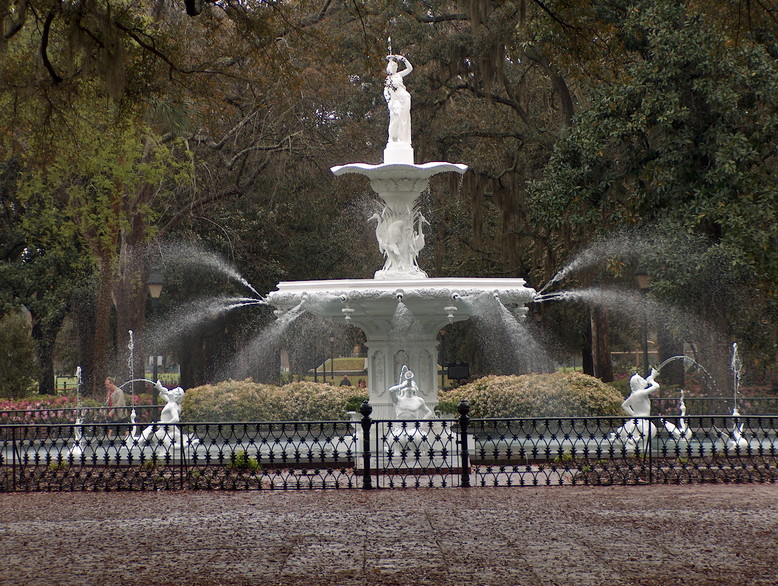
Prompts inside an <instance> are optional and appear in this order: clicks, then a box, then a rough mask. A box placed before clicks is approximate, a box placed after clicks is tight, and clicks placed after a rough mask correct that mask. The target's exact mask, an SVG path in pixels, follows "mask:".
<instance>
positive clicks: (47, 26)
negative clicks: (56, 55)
mask: <svg viewBox="0 0 778 586" xmlns="http://www.w3.org/2000/svg"><path fill="white" fill-rule="evenodd" d="M55 16H56V13H55V12H54V11H53V10H49V13H48V14H47V15H46V20H45V21H44V22H43V37H42V38H41V59H43V66H44V67H45V68H46V71H48V72H49V75H50V76H51V79H52V80H53V81H54V83H55V84H58V83H61V82H62V78H61V77H60V76H59V75H57V72H56V71H54V66H53V65H52V64H51V61H49V55H48V48H49V33H50V31H51V23H52V21H53V20H54V17H55Z"/></svg>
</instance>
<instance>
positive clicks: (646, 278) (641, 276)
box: [635, 267, 651, 376]
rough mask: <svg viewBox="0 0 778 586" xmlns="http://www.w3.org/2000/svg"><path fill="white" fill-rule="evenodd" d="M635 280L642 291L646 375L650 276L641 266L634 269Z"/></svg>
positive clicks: (645, 366)
mask: <svg viewBox="0 0 778 586" xmlns="http://www.w3.org/2000/svg"><path fill="white" fill-rule="evenodd" d="M635 281H637V284H638V288H639V289H640V291H641V292H642V293H643V372H644V373H645V374H646V376H648V374H649V372H648V287H649V285H650V284H651V276H650V275H649V274H648V271H647V270H646V269H644V268H643V267H638V268H637V270H636V271H635Z"/></svg>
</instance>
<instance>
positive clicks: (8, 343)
mask: <svg viewBox="0 0 778 586" xmlns="http://www.w3.org/2000/svg"><path fill="white" fill-rule="evenodd" d="M36 371H37V365H36V363H35V344H34V343H33V340H32V336H31V335H30V325H29V324H28V322H27V319H26V318H25V316H24V314H22V313H21V312H17V313H13V314H7V315H4V316H3V317H2V319H0V372H2V373H3V374H2V376H0V397H6V398H8V397H23V396H25V395H27V394H29V393H30V392H31V391H32V387H33V385H34V383H35V378H34V375H35V372H36Z"/></svg>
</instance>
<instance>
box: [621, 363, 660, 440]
mask: <svg viewBox="0 0 778 586" xmlns="http://www.w3.org/2000/svg"><path fill="white" fill-rule="evenodd" d="M657 374H658V373H657V371H656V369H655V368H652V369H651V374H650V375H648V378H643V377H642V376H640V375H639V374H637V373H635V374H634V375H632V378H631V379H629V387H630V394H629V397H627V398H626V399H625V400H624V402H623V403H622V404H621V408H622V409H623V410H624V412H625V413H626V414H627V415H631V416H632V417H634V419H631V420H629V421H627V422H626V423H625V424H624V425H622V426H621V427H619V428H618V429H617V430H616V431H615V432H614V433H611V434H610V435H609V436H608V439H609V440H610V441H614V440H616V439H619V440H621V441H622V442H623V443H624V444H625V445H627V446H629V447H632V448H633V449H634V448H636V447H641V448H642V449H645V448H646V447H647V446H648V442H649V441H651V438H653V437H654V436H655V435H656V426H655V425H654V424H653V423H651V421H650V420H648V419H643V418H648V417H650V416H651V397H650V395H651V393H653V392H655V391H657V390H658V389H659V383H657V382H655V381H654V377H656V375H657Z"/></svg>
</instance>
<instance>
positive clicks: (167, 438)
mask: <svg viewBox="0 0 778 586" xmlns="http://www.w3.org/2000/svg"><path fill="white" fill-rule="evenodd" d="M154 388H155V389H156V390H157V391H158V392H159V396H160V397H162V398H163V399H165V401H167V403H166V404H165V407H164V408H163V409H162V413H161V414H160V416H159V422H158V423H156V424H152V425H149V426H148V427H147V428H146V429H144V430H143V433H142V434H141V436H140V442H139V444H140V445H144V444H147V443H149V440H151V438H154V439H155V440H156V443H157V444H158V445H162V446H164V447H165V448H166V449H167V448H170V446H172V445H173V444H176V443H180V442H181V430H180V429H179V428H178V426H177V425H173V424H176V423H178V422H179V421H181V401H182V400H183V399H184V389H182V388H181V387H176V388H174V389H167V388H165V387H164V386H163V385H162V383H161V382H160V381H157V382H156V383H155V385H154Z"/></svg>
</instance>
